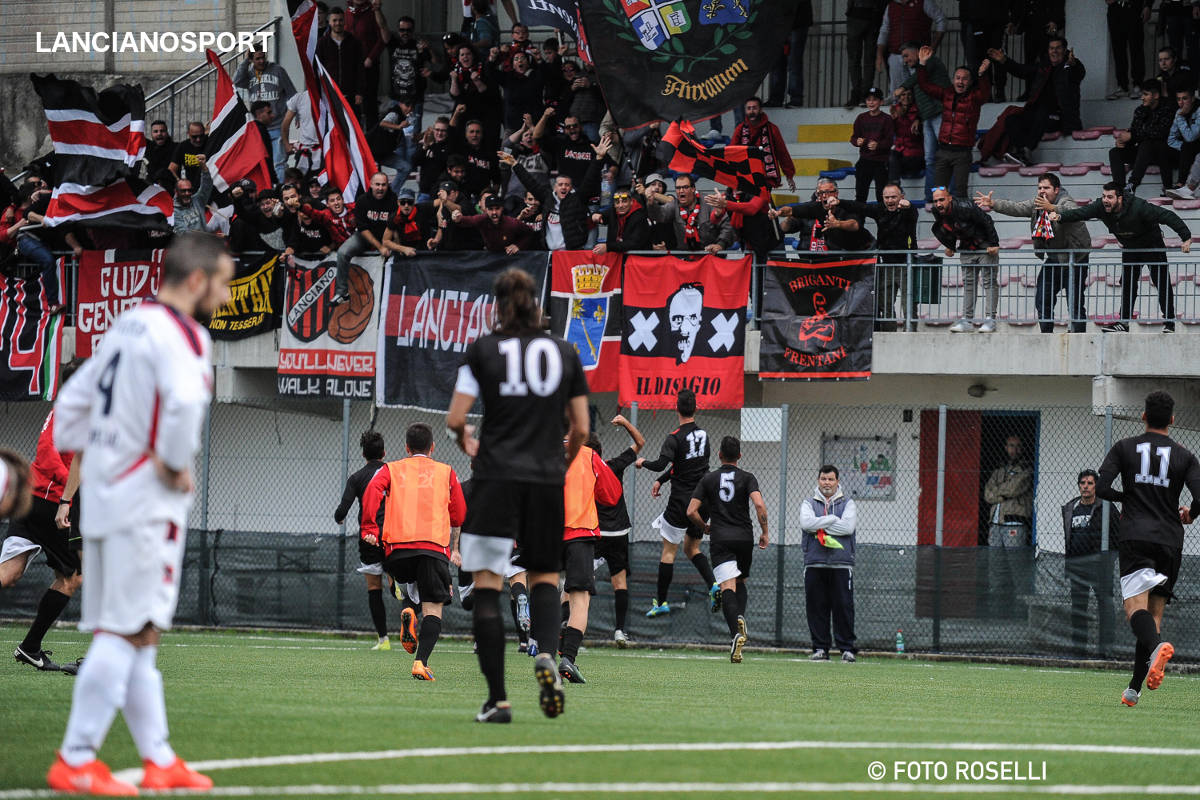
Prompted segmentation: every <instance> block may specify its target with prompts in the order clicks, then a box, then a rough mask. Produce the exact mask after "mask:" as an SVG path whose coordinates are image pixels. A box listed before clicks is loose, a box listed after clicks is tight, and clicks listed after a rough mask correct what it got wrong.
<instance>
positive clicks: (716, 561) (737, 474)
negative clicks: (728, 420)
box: [687, 436, 770, 664]
mask: <svg viewBox="0 0 1200 800" xmlns="http://www.w3.org/2000/svg"><path fill="white" fill-rule="evenodd" d="M718 455H719V456H720V459H721V467H720V468H719V469H716V470H714V471H712V472H710V473H708V474H707V475H705V476H704V477H703V478H701V479H700V483H698V484H696V490H695V491H694V492H693V493H692V499H691V500H690V501H689V502H688V509H687V515H688V519H689V520H691V521H692V523H693V524H694V525H696V526H697V527H699V528H700V529H701V530H703V531H704V532H705V533H707V534H708V535H709V537H710V538H709V542H710V544H709V548H710V550H711V552H712V561H713V572H714V573H716V580H717V583H718V584H719V585H720V589H721V607H722V608H723V609H724V610H725V622H726V623H727V624H728V625H729V635H730V636H731V637H732V642H731V644H730V646H729V660H730V661H732V662H733V663H734V664H740V663H742V648H743V647H744V646H745V645H746V600H747V598H748V593H747V591H746V578H747V577H748V576H749V575H750V562H751V561H752V560H753V559H754V531H753V529H752V528H751V527H750V504H751V503H753V504H754V510H755V512H756V513H757V514H758V527H759V529H760V530H761V531H762V533H761V534H759V537H758V549H759V550H766V549H767V544H768V542H769V541H770V539H769V537H768V536H767V504H766V503H764V502H763V496H762V492H760V491H759V490H758V478H756V477H754V475H753V474H752V473H749V472H746V471H745V470H744V469H740V468H739V467H738V465H737V462H738V459H740V458H741V457H742V443H741V441H739V440H738V439H737V437H735V436H726V437H725V438H724V439H722V440H721V449H720V450H719V451H718ZM701 508H707V509H708V515H709V518H708V522H705V521H704V518H703V517H701V516H700V509H701Z"/></svg>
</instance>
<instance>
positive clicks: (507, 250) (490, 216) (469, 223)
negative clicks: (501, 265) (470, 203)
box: [450, 194, 537, 256]
mask: <svg viewBox="0 0 1200 800" xmlns="http://www.w3.org/2000/svg"><path fill="white" fill-rule="evenodd" d="M483 208H484V213H482V214H473V215H471V216H463V213H462V211H457V210H456V211H453V212H451V215H450V219H451V220H452V221H453V222H454V224H455V225H460V226H462V227H464V228H475V229H476V230H477V231H479V236H480V237H481V238H482V239H483V249H485V250H487V251H488V252H489V253H504V254H506V255H510V256H512V255H516V254H517V253H519V252H521V251H522V250H529V249H530V248H531V246H532V245H533V244H534V243H535V242H536V241H537V236H536V235H535V234H534V232H533V229H532V228H530V227H529V226H528V225H526V224H525V223H524V222H520V221H518V220H515V219H513V218H512V217H509V216H505V214H504V198H503V197H501V196H500V195H497V194H489V195H488V196H487V199H486V200H484V201H483Z"/></svg>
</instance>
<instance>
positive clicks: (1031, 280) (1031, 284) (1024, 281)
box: [1021, 273, 1037, 289]
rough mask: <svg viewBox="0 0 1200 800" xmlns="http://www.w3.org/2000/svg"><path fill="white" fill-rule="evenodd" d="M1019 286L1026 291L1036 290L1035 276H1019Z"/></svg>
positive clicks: (1027, 274)
mask: <svg viewBox="0 0 1200 800" xmlns="http://www.w3.org/2000/svg"><path fill="white" fill-rule="evenodd" d="M1021 285H1022V286H1024V287H1025V288H1026V289H1036V288H1037V275H1031V274H1029V273H1026V274H1024V275H1022V276H1021Z"/></svg>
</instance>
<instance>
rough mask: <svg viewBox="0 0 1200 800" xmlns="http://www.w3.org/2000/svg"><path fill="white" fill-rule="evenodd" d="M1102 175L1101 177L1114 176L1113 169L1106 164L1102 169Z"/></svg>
mask: <svg viewBox="0 0 1200 800" xmlns="http://www.w3.org/2000/svg"><path fill="white" fill-rule="evenodd" d="M1100 174H1101V175H1112V167H1110V166H1109V165H1108V164H1104V165H1103V166H1101V167H1100Z"/></svg>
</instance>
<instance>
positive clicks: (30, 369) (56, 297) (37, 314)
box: [0, 258, 66, 401]
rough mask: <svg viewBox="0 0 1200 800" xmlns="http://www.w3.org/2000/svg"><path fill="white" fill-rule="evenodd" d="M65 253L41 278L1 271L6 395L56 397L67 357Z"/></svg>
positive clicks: (1, 367)
mask: <svg viewBox="0 0 1200 800" xmlns="http://www.w3.org/2000/svg"><path fill="white" fill-rule="evenodd" d="M65 274H66V266H65V260H64V259H61V258H60V259H58V260H56V261H55V262H54V266H53V267H51V268H50V269H47V270H46V271H44V272H43V273H42V274H41V275H39V276H38V277H36V278H8V277H5V276H4V275H0V400H4V401H9V400H38V399H41V400H53V399H54V393H55V390H56V387H57V386H58V365H59V364H60V363H61V361H62V328H63V315H62V314H61V313H58V312H57V311H53V310H52V309H59V308H62V305H63V303H64V302H65V298H64V296H63V295H64V290H63V286H64V285H65V283H64V280H63V279H64V276H65Z"/></svg>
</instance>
